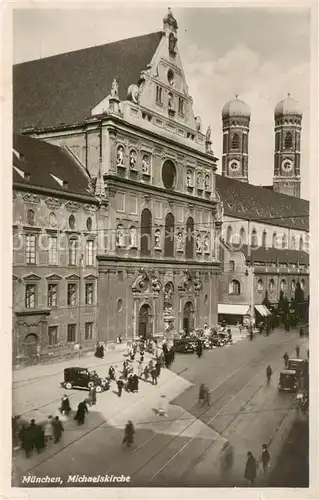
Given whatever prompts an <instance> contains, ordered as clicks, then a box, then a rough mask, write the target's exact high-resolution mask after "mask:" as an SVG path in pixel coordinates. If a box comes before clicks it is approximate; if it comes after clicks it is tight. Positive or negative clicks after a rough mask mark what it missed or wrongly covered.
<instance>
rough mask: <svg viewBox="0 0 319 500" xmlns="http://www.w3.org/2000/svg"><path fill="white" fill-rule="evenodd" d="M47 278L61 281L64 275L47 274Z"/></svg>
mask: <svg viewBox="0 0 319 500" xmlns="http://www.w3.org/2000/svg"><path fill="white" fill-rule="evenodd" d="M46 279H47V280H50V281H59V280H61V279H62V276H59V275H58V274H49V276H46Z"/></svg>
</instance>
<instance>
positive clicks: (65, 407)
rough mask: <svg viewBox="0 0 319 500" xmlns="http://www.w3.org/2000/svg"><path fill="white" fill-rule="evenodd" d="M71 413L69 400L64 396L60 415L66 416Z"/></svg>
mask: <svg viewBox="0 0 319 500" xmlns="http://www.w3.org/2000/svg"><path fill="white" fill-rule="evenodd" d="M70 411H71V406H70V400H69V398H68V396H67V395H66V394H64V396H63V398H62V402H61V413H63V414H64V415H66V416H68V414H69V413H70Z"/></svg>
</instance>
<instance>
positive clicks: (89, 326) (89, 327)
mask: <svg viewBox="0 0 319 500" xmlns="http://www.w3.org/2000/svg"><path fill="white" fill-rule="evenodd" d="M92 339H93V323H85V340H92Z"/></svg>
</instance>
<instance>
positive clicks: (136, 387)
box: [132, 373, 139, 392]
mask: <svg viewBox="0 0 319 500" xmlns="http://www.w3.org/2000/svg"><path fill="white" fill-rule="evenodd" d="M132 378H133V392H138V382H139V380H138V376H137V375H136V373H134V375H133V377H132Z"/></svg>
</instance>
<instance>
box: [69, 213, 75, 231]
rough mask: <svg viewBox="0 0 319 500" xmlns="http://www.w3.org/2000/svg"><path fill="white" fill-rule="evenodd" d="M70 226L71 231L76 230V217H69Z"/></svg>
mask: <svg viewBox="0 0 319 500" xmlns="http://www.w3.org/2000/svg"><path fill="white" fill-rule="evenodd" d="M69 226H70V229H74V228H75V217H74V215H73V214H72V215H70V217H69Z"/></svg>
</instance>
